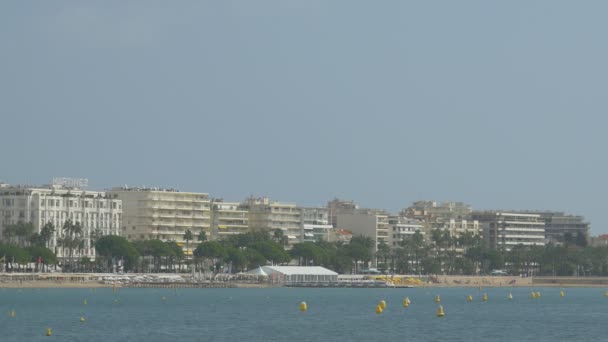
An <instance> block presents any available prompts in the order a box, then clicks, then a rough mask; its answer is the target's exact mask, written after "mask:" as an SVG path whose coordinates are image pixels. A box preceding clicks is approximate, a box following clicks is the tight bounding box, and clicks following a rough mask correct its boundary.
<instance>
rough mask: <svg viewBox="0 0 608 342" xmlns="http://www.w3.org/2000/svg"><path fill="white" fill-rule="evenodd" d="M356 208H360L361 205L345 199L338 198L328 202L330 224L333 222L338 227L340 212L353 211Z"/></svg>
mask: <svg viewBox="0 0 608 342" xmlns="http://www.w3.org/2000/svg"><path fill="white" fill-rule="evenodd" d="M356 209H359V206H358V205H357V204H355V202H353V201H343V200H340V199H337V198H334V199H333V200H331V201H329V202H327V211H328V215H329V224H331V225H332V226H333V227H334V228H338V212H340V211H341V212H347V213H352V212H354V211H355V210H356Z"/></svg>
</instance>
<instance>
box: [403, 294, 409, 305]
mask: <svg viewBox="0 0 608 342" xmlns="http://www.w3.org/2000/svg"><path fill="white" fill-rule="evenodd" d="M408 306H410V299H409V298H408V297H405V298H404V299H403V307H404V308H407V307H408Z"/></svg>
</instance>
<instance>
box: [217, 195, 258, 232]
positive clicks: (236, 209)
mask: <svg viewBox="0 0 608 342" xmlns="http://www.w3.org/2000/svg"><path fill="white" fill-rule="evenodd" d="M211 207H212V212H211V218H212V225H211V230H212V234H211V236H212V237H213V238H214V239H224V238H226V237H228V236H230V235H234V234H242V233H246V232H248V231H249V211H248V210H247V209H245V208H244V207H242V206H241V204H240V203H236V202H224V201H222V200H213V201H212V202H211Z"/></svg>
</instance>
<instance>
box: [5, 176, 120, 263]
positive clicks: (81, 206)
mask: <svg viewBox="0 0 608 342" xmlns="http://www.w3.org/2000/svg"><path fill="white" fill-rule="evenodd" d="M83 181H84V180H73V179H65V178H61V179H55V180H54V182H53V184H51V185H44V186H24V185H17V186H10V185H8V184H3V185H2V186H1V187H0V233H1V232H3V231H4V228H5V227H6V226H7V225H11V224H15V223H18V222H23V223H32V225H33V226H34V230H35V232H40V230H41V229H42V227H44V225H45V224H47V223H49V222H50V223H52V224H53V225H54V227H55V231H54V233H53V236H52V237H51V239H50V241H48V247H49V249H51V250H53V251H54V252H55V254H56V255H57V256H58V257H60V258H62V257H66V256H67V250H66V249H64V248H63V246H62V245H61V239H62V238H63V237H64V236H65V234H66V232H65V231H64V230H63V226H64V224H65V223H66V221H68V220H71V221H72V223H73V224H76V223H78V224H80V226H81V227H82V234H81V235H80V238H82V239H83V248H80V249H77V250H74V251H73V257H84V256H86V257H89V258H94V257H95V246H94V245H93V241H92V240H94V237H95V236H100V235H110V234H112V235H119V233H120V225H121V221H122V211H123V210H122V202H121V200H120V199H117V198H116V197H115V196H114V195H112V194H109V193H106V192H100V191H88V190H84V189H83V188H84V187H86V182H83ZM81 185H84V186H81Z"/></svg>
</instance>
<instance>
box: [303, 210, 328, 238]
mask: <svg viewBox="0 0 608 342" xmlns="http://www.w3.org/2000/svg"><path fill="white" fill-rule="evenodd" d="M300 210H301V214H302V216H301V218H302V233H301V235H302V241H303V242H306V241H309V242H315V241H329V239H330V237H329V234H330V232H331V230H332V229H333V226H332V225H330V224H329V211H328V209H327V208H300Z"/></svg>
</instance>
